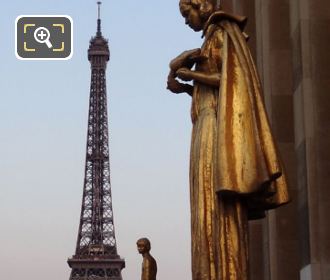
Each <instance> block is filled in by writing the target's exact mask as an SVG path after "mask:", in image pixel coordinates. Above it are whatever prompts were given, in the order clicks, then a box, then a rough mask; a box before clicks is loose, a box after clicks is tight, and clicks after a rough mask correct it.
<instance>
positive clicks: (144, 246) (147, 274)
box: [136, 237, 157, 280]
mask: <svg viewBox="0 0 330 280" xmlns="http://www.w3.org/2000/svg"><path fill="white" fill-rule="evenodd" d="M136 246H137V249H138V252H139V253H140V254H141V255H142V257H143V262H142V273H141V280H156V275H157V263H156V261H155V259H154V258H153V256H152V255H151V254H150V249H151V244H150V241H149V239H148V238H145V237H144V238H140V239H139V240H138V241H137V242H136Z"/></svg>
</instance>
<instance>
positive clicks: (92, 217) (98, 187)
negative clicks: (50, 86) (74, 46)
mask: <svg viewBox="0 0 330 280" xmlns="http://www.w3.org/2000/svg"><path fill="white" fill-rule="evenodd" d="M97 4H98V19H97V32H96V35H95V36H94V37H92V39H91V40H90V44H89V49H88V60H89V61H90V63H91V87H90V97H89V116H88V129H87V146H86V165H85V180H84V189H83V199H82V206H81V215H80V224H79V231H78V238H77V245H76V252H75V254H74V255H73V256H72V257H71V258H69V259H68V264H69V266H70V268H71V274H70V280H92V279H97V280H122V276H121V270H122V269H123V268H124V267H125V260H124V259H122V258H121V257H120V256H119V255H118V253H117V244H116V238H115V228H114V220H113V211H112V196H111V184H110V161H109V141H108V116H107V94H106V66H107V62H108V61H109V58H110V52H109V47H108V41H107V40H106V39H105V38H104V37H103V36H102V32H101V19H100V5H101V2H97Z"/></svg>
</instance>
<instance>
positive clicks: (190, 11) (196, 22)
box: [179, 0, 203, 31]
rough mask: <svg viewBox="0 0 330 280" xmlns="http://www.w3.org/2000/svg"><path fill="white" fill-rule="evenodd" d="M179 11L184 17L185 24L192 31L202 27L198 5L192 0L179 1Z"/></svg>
mask: <svg viewBox="0 0 330 280" xmlns="http://www.w3.org/2000/svg"><path fill="white" fill-rule="evenodd" d="M179 5H180V12H181V14H182V16H183V17H184V18H185V19H186V24H187V25H189V27H190V28H192V29H193V30H194V31H201V30H202V29H203V20H202V18H201V16H200V11H199V6H198V5H197V4H194V1H192V2H190V1H189V0H181V1H180V4H179Z"/></svg>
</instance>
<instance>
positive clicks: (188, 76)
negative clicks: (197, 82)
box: [175, 67, 193, 81]
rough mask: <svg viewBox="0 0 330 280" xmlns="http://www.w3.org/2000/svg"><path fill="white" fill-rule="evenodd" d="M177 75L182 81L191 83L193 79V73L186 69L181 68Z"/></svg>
mask: <svg viewBox="0 0 330 280" xmlns="http://www.w3.org/2000/svg"><path fill="white" fill-rule="evenodd" d="M175 74H176V76H177V77H178V78H180V79H181V80H182V81H191V80H192V79H193V71H191V70H190V69H188V68H186V67H183V68H180V69H179V70H177V71H176V73H175Z"/></svg>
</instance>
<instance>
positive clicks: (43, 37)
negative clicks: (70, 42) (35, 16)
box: [34, 27, 53, 49]
mask: <svg viewBox="0 0 330 280" xmlns="http://www.w3.org/2000/svg"><path fill="white" fill-rule="evenodd" d="M49 38H50V32H49V30H48V29H47V28H46V27H39V28H37V29H36V30H35V31H34V39H35V40H36V41H37V42H38V43H41V44H46V45H47V47H48V48H49V49H51V48H52V47H53V45H52V43H51V42H50V41H49Z"/></svg>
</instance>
